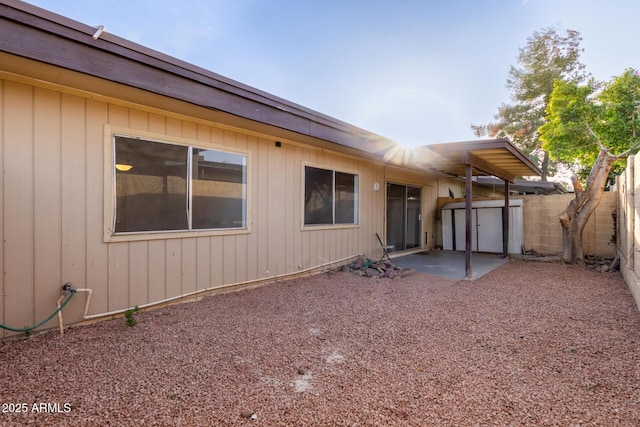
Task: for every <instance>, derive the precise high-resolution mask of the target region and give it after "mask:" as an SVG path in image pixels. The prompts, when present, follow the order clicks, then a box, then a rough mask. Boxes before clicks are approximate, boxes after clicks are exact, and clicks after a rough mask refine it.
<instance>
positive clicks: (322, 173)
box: [304, 166, 358, 225]
mask: <svg viewBox="0 0 640 427" xmlns="http://www.w3.org/2000/svg"><path fill="white" fill-rule="evenodd" d="M304 183H305V184H304V185H305V187H304V188H305V194H304V224H305V225H334V224H357V223H358V175H356V174H352V173H347V172H340V171H334V170H329V169H321V168H316V167H312V166H305V168H304Z"/></svg>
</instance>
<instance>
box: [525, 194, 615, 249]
mask: <svg viewBox="0 0 640 427" xmlns="http://www.w3.org/2000/svg"><path fill="white" fill-rule="evenodd" d="M573 197H574V195H573V194H557V195H547V196H525V197H524V205H523V215H524V244H523V249H524V251H525V252H528V251H533V252H535V253H538V254H541V255H558V254H561V253H562V227H561V226H560V221H559V219H558V216H559V215H560V213H561V212H562V211H564V210H565V208H566V207H567V206H568V205H569V202H570V201H571V199H572V198H573ZM616 209H617V193H616V192H606V193H605V194H604V195H603V197H602V201H601V202H600V205H599V206H598V208H597V209H596V211H595V212H594V213H593V214H592V215H591V218H589V221H588V222H587V225H586V227H585V230H584V233H583V235H582V244H583V252H584V254H585V255H594V256H599V257H605V258H613V257H615V256H616V244H615V229H614V217H613V214H614V213H615V212H616Z"/></svg>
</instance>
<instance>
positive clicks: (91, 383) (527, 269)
mask: <svg viewBox="0 0 640 427" xmlns="http://www.w3.org/2000/svg"><path fill="white" fill-rule="evenodd" d="M428 281H429V276H425V275H421V274H415V275H412V276H409V277H405V278H401V279H394V280H391V279H377V278H376V279H372V278H365V277H356V276H355V275H353V274H349V273H342V272H341V273H335V274H326V273H325V274H320V275H316V276H313V277H311V278H304V279H297V280H291V281H285V282H280V283H274V284H270V285H267V286H263V287H260V288H256V289H249V290H244V291H240V292H236V293H229V294H222V295H216V296H211V297H207V298H204V299H202V300H201V301H198V302H193V303H187V304H180V305H176V306H172V307H166V308H162V309H158V310H152V311H146V312H139V313H137V314H136V315H135V317H136V319H137V321H138V324H137V325H136V326H135V327H127V326H125V323H124V320H123V319H116V320H112V321H106V322H102V323H98V324H94V325H91V326H84V327H77V328H71V329H67V330H66V333H65V335H64V337H62V338H61V337H59V336H58V334H57V332H56V331H54V332H51V333H46V334H41V335H38V336H34V337H31V338H29V339H27V340H22V341H6V342H4V343H0V361H2V363H1V365H0V403H1V404H2V405H3V406H2V412H3V413H0V424H1V425H46V426H50V425H67V426H74V425H78V426H98V425H100V426H106V425H114V426H127V425H172V426H175V425H195V426H210V425H212V426H217V425H247V426H250V425H255V426H258V425H260V426H294V425H296V426H297V425H305V426H347V425H350V426H353V425H359V426H366V425H380V426H393V425H402V426H405V425H408V426H449V425H451V426H453V425H460V426H472V425H480V426H486V425H510V426H512V425H535V426H544V425H559V426H576V425H585V426H586V425H594V426H595V425H597V426H614V425H621V426H637V425H640V312H639V311H638V309H637V307H636V305H635V303H634V301H633V298H632V296H631V294H630V292H629V291H628V289H627V287H626V285H625V283H624V282H623V280H622V277H621V276H620V275H619V273H606V274H601V273H597V272H594V271H590V270H587V269H583V268H579V267H575V266H568V265H560V264H549V263H533V262H525V261H511V262H509V263H508V264H506V265H505V266H503V267H500V268H499V269H497V270H495V271H493V272H492V273H489V274H488V275H486V276H484V277H483V278H481V279H479V280H476V281H473V282H465V281H462V282H458V283H453V282H451V284H446V283H445V284H442V283H440V284H436V285H434V284H429V283H428ZM34 403H35V404H36V405H35V407H34V406H33V404H34ZM41 403H44V404H45V405H44V406H40V404H41ZM16 404H17V405H19V406H17V405H16ZM22 404H26V405H22ZM47 404H48V405H47ZM17 408H18V409H26V412H22V413H15V412H13V413H9V412H10V411H15V410H16V409H17ZM253 414H255V415H253ZM252 415H253V418H251V416H252Z"/></svg>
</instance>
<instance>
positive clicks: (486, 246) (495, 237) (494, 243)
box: [474, 208, 502, 253]
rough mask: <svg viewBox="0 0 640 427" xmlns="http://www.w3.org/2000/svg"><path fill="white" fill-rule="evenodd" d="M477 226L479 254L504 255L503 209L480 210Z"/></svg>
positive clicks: (478, 210) (476, 247) (477, 214)
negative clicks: (492, 253)
mask: <svg viewBox="0 0 640 427" xmlns="http://www.w3.org/2000/svg"><path fill="white" fill-rule="evenodd" d="M474 210H475V211H476V217H477V221H476V224H475V229H476V236H477V241H478V244H477V245H475V246H474V247H475V249H474V250H477V251H478V252H494V253H502V208H479V209H474Z"/></svg>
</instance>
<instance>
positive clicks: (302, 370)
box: [298, 368, 307, 375]
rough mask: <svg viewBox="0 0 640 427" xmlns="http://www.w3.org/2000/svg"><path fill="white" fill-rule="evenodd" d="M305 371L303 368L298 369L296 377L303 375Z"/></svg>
mask: <svg viewBox="0 0 640 427" xmlns="http://www.w3.org/2000/svg"><path fill="white" fill-rule="evenodd" d="M306 373H307V371H306V370H305V369H304V368H298V375H304V374H306Z"/></svg>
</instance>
